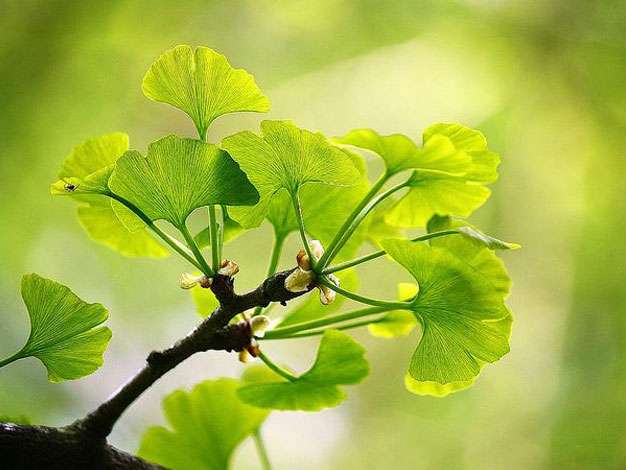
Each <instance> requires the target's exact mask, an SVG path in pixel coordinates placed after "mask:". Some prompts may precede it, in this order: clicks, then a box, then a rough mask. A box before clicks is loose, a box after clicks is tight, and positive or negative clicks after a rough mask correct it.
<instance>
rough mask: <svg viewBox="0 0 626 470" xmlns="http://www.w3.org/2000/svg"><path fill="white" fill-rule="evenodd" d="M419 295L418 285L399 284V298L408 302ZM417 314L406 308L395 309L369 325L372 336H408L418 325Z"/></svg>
mask: <svg viewBox="0 0 626 470" xmlns="http://www.w3.org/2000/svg"><path fill="white" fill-rule="evenodd" d="M416 295H417V286H416V285H415V284H413V283H410V282H401V283H399V284H398V300H401V301H403V302H408V301H410V300H412V299H413V298H415V296H416ZM417 324H418V323H417V320H416V318H415V315H413V314H412V313H411V312H407V311H406V310H394V311H392V312H389V313H387V314H386V315H385V316H384V317H383V319H382V321H380V322H376V323H372V324H370V325H368V326H367V328H368V330H369V332H370V334H371V335H372V336H377V337H379V338H397V337H399V336H407V335H408V334H409V333H411V331H413V330H414V329H415V327H416V326H417Z"/></svg>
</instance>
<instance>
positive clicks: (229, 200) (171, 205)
mask: <svg viewBox="0 0 626 470" xmlns="http://www.w3.org/2000/svg"><path fill="white" fill-rule="evenodd" d="M109 188H110V189H111V190H112V191H113V192H114V193H115V194H116V195H118V196H121V197H122V198H124V199H126V200H128V201H130V202H131V203H132V204H134V205H135V206H137V207H138V208H140V209H141V210H142V211H143V212H144V213H145V214H146V215H147V216H148V217H149V218H150V219H151V220H159V219H164V220H167V221H168V222H170V223H172V225H174V226H175V227H178V228H180V227H182V226H183V225H184V224H185V221H186V219H187V217H188V216H189V214H191V212H193V211H194V210H195V209H197V208H198V207H203V206H208V205H210V204H224V205H241V204H255V203H256V202H257V201H258V194H257V192H256V190H255V189H254V187H253V186H252V185H251V184H250V182H249V181H248V179H247V178H246V175H245V174H244V173H243V172H242V171H241V170H240V169H239V167H238V166H237V164H236V163H235V162H234V161H233V160H232V159H231V158H230V157H229V156H228V154H226V153H225V152H223V151H222V150H220V149H219V148H218V147H216V146H215V145H211V144H206V143H204V142H200V141H199V140H194V139H183V138H180V137H176V136H173V135H171V136H168V137H164V138H163V139H160V140H158V141H156V142H153V143H152V144H150V145H149V146H148V153H147V156H146V157H143V156H142V155H141V154H140V153H139V152H136V151H129V152H126V153H125V154H124V155H123V156H122V157H121V158H120V159H119V160H118V161H117V163H116V164H115V170H114V172H113V174H112V175H111V179H110V180H109Z"/></svg>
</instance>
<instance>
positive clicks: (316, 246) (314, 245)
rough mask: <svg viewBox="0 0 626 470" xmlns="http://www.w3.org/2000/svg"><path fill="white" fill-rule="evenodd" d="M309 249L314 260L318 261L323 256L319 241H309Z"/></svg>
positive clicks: (322, 248)
mask: <svg viewBox="0 0 626 470" xmlns="http://www.w3.org/2000/svg"><path fill="white" fill-rule="evenodd" d="M309 248H310V249H311V254H312V255H313V257H314V258H315V259H316V260H318V259H320V258H321V257H322V255H323V254H324V247H323V246H322V243H321V242H320V241H319V240H311V241H310V242H309Z"/></svg>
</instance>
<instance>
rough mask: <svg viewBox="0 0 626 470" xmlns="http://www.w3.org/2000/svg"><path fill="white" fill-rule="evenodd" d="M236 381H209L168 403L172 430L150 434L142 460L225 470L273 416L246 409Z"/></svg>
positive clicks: (177, 468) (184, 469)
mask: <svg viewBox="0 0 626 470" xmlns="http://www.w3.org/2000/svg"><path fill="white" fill-rule="evenodd" d="M239 386H240V382H239V381H238V380H236V379H218V380H207V381H205V382H202V383H200V384H198V385H196V386H195V387H194V388H193V389H192V390H191V391H190V392H186V391H183V390H178V391H175V392H173V393H171V394H170V395H168V396H167V397H165V399H164V400H163V412H164V414H165V418H166V419H167V422H168V424H169V428H166V427H163V426H154V427H151V428H148V429H147V430H146V432H145V433H144V435H143V437H142V439H141V445H140V448H139V452H138V454H139V456H140V457H142V458H144V459H146V460H149V461H151V462H154V463H157V464H159V465H162V466H164V467H167V468H171V469H172V470H189V469H198V470H224V469H226V468H229V465H230V460H231V457H232V454H233V452H234V451H235V449H236V448H237V446H238V445H239V444H241V442H242V441H243V440H244V439H245V438H246V437H248V436H250V435H251V434H252V433H254V432H255V431H256V430H257V429H258V428H259V426H260V425H261V424H262V423H263V421H264V420H265V418H266V417H267V415H268V413H269V412H268V411H266V410H261V409H259V408H255V407H253V406H249V405H246V404H245V403H242V402H241V401H240V400H239V398H238V397H237V388H238V387H239Z"/></svg>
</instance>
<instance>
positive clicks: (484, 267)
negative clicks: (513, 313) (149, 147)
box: [428, 215, 515, 298]
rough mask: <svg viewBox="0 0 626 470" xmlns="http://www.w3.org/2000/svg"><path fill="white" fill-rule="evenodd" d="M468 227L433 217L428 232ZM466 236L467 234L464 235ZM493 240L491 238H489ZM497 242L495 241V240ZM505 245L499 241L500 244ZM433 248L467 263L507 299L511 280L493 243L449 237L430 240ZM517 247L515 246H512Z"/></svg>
mask: <svg viewBox="0 0 626 470" xmlns="http://www.w3.org/2000/svg"><path fill="white" fill-rule="evenodd" d="M463 227H467V222H465V221H461V220H455V219H452V218H451V217H448V216H444V217H442V216H438V215H435V216H433V217H432V218H431V219H430V220H429V221H428V231H429V232H438V231H442V230H447V229H450V228H463ZM463 235H466V233H463ZM489 238H491V237H489ZM493 240H495V239H493ZM501 243H505V242H501V241H500V240H498V244H501ZM430 244H431V245H432V246H436V247H441V248H445V249H446V250H448V251H450V252H451V253H454V255H455V256H456V257H458V258H459V259H461V260H463V261H465V262H466V263H468V264H469V265H470V266H472V267H473V268H474V269H475V270H476V271H478V272H479V273H480V274H481V275H482V276H483V277H485V278H486V279H487V281H488V282H490V283H491V284H492V285H493V286H494V287H495V289H496V291H498V292H499V293H500V295H501V296H502V298H505V297H506V296H507V295H508V293H509V290H510V288H511V279H510V277H509V275H508V273H507V271H506V268H505V267H504V263H503V262H502V260H501V259H500V258H498V256H496V254H495V253H494V252H493V251H492V250H491V249H490V245H493V242H489V241H488V242H487V243H485V242H484V239H483V237H478V238H475V237H474V236H458V235H453V236H447V237H440V238H434V239H432V240H430ZM512 245H515V244H512Z"/></svg>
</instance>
